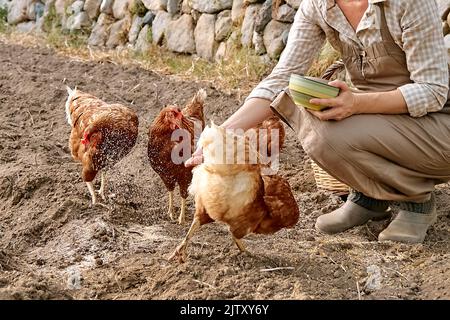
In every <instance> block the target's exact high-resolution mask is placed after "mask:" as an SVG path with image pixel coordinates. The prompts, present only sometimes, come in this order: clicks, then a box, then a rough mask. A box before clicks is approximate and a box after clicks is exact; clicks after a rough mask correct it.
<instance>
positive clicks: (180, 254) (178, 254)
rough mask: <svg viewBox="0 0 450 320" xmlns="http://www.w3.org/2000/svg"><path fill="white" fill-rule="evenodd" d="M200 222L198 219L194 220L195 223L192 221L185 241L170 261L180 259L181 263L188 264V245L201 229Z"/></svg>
mask: <svg viewBox="0 0 450 320" xmlns="http://www.w3.org/2000/svg"><path fill="white" fill-rule="evenodd" d="M200 226H201V224H200V220H199V219H197V218H194V221H192V224H191V227H190V228H189V231H188V233H187V234H186V237H185V238H184V239H183V241H182V242H181V244H180V245H179V246H178V247H177V248H176V249H175V251H174V252H173V253H172V254H171V255H170V257H169V261H172V260H174V259H175V258H178V261H179V262H180V263H184V262H186V248H187V245H188V242H189V240H191V238H192V236H193V235H194V233H195V232H196V231H197V230H198V229H199V228H200Z"/></svg>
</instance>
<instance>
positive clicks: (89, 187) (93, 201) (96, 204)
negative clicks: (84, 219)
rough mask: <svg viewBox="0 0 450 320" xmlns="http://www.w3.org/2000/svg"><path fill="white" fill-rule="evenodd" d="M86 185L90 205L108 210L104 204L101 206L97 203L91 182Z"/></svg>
mask: <svg viewBox="0 0 450 320" xmlns="http://www.w3.org/2000/svg"><path fill="white" fill-rule="evenodd" d="M86 185H87V187H88V190H89V193H90V194H91V199H92V205H93V206H101V207H104V208H108V206H106V205H105V204H103V203H101V202H97V195H96V194H95V190H94V184H93V183H92V181H91V182H86ZM108 209H109V208H108Z"/></svg>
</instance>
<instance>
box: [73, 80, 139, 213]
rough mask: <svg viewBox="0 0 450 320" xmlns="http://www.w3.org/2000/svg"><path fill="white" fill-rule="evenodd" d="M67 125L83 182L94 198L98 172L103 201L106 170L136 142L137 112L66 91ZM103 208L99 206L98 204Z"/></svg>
mask: <svg viewBox="0 0 450 320" xmlns="http://www.w3.org/2000/svg"><path fill="white" fill-rule="evenodd" d="M67 92H68V94H69V97H68V98H67V101H66V117H67V122H68V123H69V124H70V125H71V127H72V131H71V134H70V141H69V146H70V150H71V153H72V157H73V158H74V159H75V160H77V161H80V162H81V164H82V166H83V171H82V179H83V181H85V182H86V184H87V187H88V189H89V193H90V194H91V198H92V204H94V205H95V204H97V203H98V202H97V196H96V194H95V191H94V186H93V183H92V181H93V180H94V179H95V177H96V175H97V173H98V172H99V171H101V187H100V190H99V191H98V192H99V194H100V196H101V197H102V199H103V200H105V193H104V192H105V185H106V175H105V171H106V170H107V169H108V168H110V167H112V166H113V165H115V164H116V163H117V162H118V161H120V160H121V159H122V158H123V157H125V156H126V155H127V154H128V153H129V152H130V150H131V149H132V148H133V146H134V145H135V143H136V139H137V136H138V126H139V121H138V117H137V115H136V113H135V112H134V111H133V110H132V109H130V108H128V107H125V106H123V105H120V104H107V103H106V102H104V101H102V100H100V99H98V98H97V97H95V96H93V95H90V94H87V93H84V92H81V91H80V90H77V89H75V90H71V89H70V88H67ZM98 204H100V205H103V204H101V203H98Z"/></svg>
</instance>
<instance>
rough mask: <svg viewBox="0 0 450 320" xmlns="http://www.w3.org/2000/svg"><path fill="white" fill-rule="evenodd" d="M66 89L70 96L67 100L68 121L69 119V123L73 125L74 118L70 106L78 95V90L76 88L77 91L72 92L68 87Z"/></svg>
mask: <svg viewBox="0 0 450 320" xmlns="http://www.w3.org/2000/svg"><path fill="white" fill-rule="evenodd" d="M66 89H67V94H68V95H69V96H68V97H67V100H66V119H67V123H68V124H70V125H72V116H71V113H70V104H71V103H72V100H73V97H74V96H75V94H76V93H77V88H76V87H75V89H73V90H72V89H70V88H69V87H66Z"/></svg>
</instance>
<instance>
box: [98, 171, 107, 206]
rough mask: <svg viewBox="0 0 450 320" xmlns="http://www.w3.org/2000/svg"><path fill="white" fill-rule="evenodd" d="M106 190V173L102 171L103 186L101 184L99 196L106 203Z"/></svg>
mask: <svg viewBox="0 0 450 320" xmlns="http://www.w3.org/2000/svg"><path fill="white" fill-rule="evenodd" d="M105 189H106V173H105V172H104V171H103V170H102V173H101V184H100V189H99V190H98V194H99V195H100V197H102V199H103V201H106V197H105Z"/></svg>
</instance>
